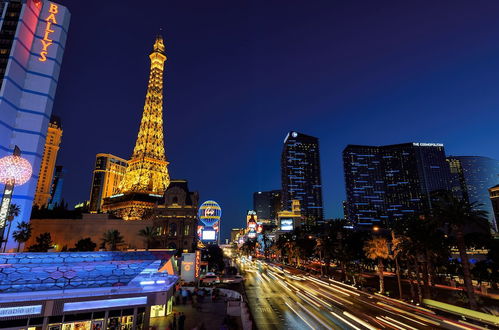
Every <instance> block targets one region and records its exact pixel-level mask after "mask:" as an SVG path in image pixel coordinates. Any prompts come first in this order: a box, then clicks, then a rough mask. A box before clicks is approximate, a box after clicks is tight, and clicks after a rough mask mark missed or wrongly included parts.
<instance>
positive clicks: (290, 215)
mask: <svg viewBox="0 0 499 330" xmlns="http://www.w3.org/2000/svg"><path fill="white" fill-rule="evenodd" d="M277 223H278V230H279V231H292V230H294V229H295V228H297V227H300V226H301V225H303V224H304V223H303V218H302V214H301V207H300V201H299V200H297V199H294V200H292V201H291V210H284V211H280V212H278V213H277Z"/></svg>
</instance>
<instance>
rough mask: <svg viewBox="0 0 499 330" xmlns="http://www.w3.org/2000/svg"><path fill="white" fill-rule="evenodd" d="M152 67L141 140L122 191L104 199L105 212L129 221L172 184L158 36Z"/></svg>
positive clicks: (162, 47) (162, 57)
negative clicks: (166, 143)
mask: <svg viewBox="0 0 499 330" xmlns="http://www.w3.org/2000/svg"><path fill="white" fill-rule="evenodd" d="M149 58H150V59H151V70H150V74H149V84H148V87H147V94H146V100H145V104H144V110H143V113H142V120H141V122H140V128H139V134H138V136H137V142H136V143H135V148H134V149H133V154H132V158H131V159H130V160H129V161H128V167H127V169H126V171H125V175H124V177H123V180H122V181H121V183H120V185H119V187H118V193H117V194H115V195H113V196H110V197H109V198H105V199H104V203H103V205H102V211H103V212H111V213H113V214H115V215H116V216H118V217H120V218H123V219H125V220H140V219H142V217H143V215H144V214H145V213H146V211H147V210H150V209H152V208H153V207H154V206H155V204H156V203H157V202H159V200H161V199H162V197H163V194H164V192H165V190H166V188H168V185H169V184H170V176H169V175H168V168H167V166H168V162H167V161H166V156H165V145H164V138H163V70H164V63H165V61H166V54H165V45H164V43H163V38H162V37H161V36H158V37H156V41H155V42H154V46H153V51H152V53H151V54H150V55H149Z"/></svg>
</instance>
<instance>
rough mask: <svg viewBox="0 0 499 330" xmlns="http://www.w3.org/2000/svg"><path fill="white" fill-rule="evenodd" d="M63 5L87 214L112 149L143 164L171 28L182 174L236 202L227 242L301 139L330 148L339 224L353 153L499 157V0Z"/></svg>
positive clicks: (64, 150)
mask: <svg viewBox="0 0 499 330" xmlns="http://www.w3.org/2000/svg"><path fill="white" fill-rule="evenodd" d="M59 2H60V3H61V4H64V5H66V6H67V7H68V8H69V9H70V11H71V13H72V19H71V25H70V30H69V39H68V42H67V45H66V52H65V55H64V61H63V66H62V73H61V76H60V80H59V87H58V91H57V96H56V103H55V107H54V113H56V114H58V115H60V116H61V117H62V123H63V128H64V135H63V140H62V145H61V150H60V154H59V158H58V163H59V164H61V165H64V166H65V167H66V168H67V169H68V171H69V173H68V176H67V179H66V181H65V187H64V192H63V196H64V198H65V199H66V200H67V201H69V202H70V203H71V204H75V203H76V202H79V201H82V200H85V199H88V198H89V194H90V184H91V178H92V169H93V166H94V161H95V154H96V153H98V152H107V153H112V154H115V155H118V156H121V157H124V158H129V157H130V155H131V152H132V149H133V146H134V143H135V139H136V136H137V131H138V126H139V121H140V116H141V112H142V107H143V102H144V97H145V91H146V85H147V79H148V70H149V59H148V53H149V51H150V49H151V47H152V43H153V40H154V37H155V35H156V34H157V33H158V30H159V28H160V27H162V28H163V35H164V37H165V39H166V40H165V41H166V48H167V55H168V60H167V64H166V75H165V99H164V100H165V102H164V113H165V116H164V119H165V139H166V153H167V157H168V159H169V161H170V162H171V164H170V166H169V171H170V173H171V177H172V178H184V179H188V180H189V186H190V188H191V190H197V191H199V193H200V196H201V199H202V200H206V199H214V200H216V201H218V202H219V203H220V204H221V206H222V208H223V212H224V213H223V218H222V229H223V232H224V234H225V235H226V234H227V233H228V230H229V229H230V228H231V227H235V226H241V225H242V224H243V222H244V221H245V218H244V215H245V212H246V210H248V209H251V208H252V193H253V192H254V191H258V190H268V189H276V188H280V169H279V162H280V153H281V148H282V142H283V139H284V137H285V135H286V133H287V132H288V131H289V130H297V131H300V132H303V133H305V134H309V135H314V136H317V137H319V138H320V143H321V157H322V159H321V163H322V164H321V165H322V181H323V186H324V192H323V193H324V204H325V209H326V216H327V217H339V216H342V209H341V202H342V200H343V199H344V195H345V193H344V183H343V166H342V162H341V151H342V150H343V148H344V147H345V146H346V145H347V144H392V143H400V142H410V141H419V142H442V143H444V144H445V147H446V151H447V154H454V155H483V156H490V157H493V158H498V159H499V148H498V146H497V143H498V141H499V129H498V123H499V19H498V17H499V1H495V0H488V1H480V0H473V1H470V0H468V1H459V0H448V1H444V0H441V1H433V0H428V1H395V0H393V1H381V0H378V1H372V0H364V1H332V0H329V1H289V0H287V1H284V0H282V1H271V0H266V1H260V0H252V1H234V0H232V1H216V0H215V1H200V0H199V1H193V0H192V1H165V0H154V1H153V0H148V1H126V0H122V1H102V0H99V1H97V0H86V1H81V0H60V1H59ZM311 3H313V4H311Z"/></svg>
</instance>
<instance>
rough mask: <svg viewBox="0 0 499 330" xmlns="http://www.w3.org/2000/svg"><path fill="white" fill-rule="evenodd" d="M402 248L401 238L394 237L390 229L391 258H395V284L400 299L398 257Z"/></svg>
mask: <svg viewBox="0 0 499 330" xmlns="http://www.w3.org/2000/svg"><path fill="white" fill-rule="evenodd" d="M402 248H403V238H402V237H396V236H395V232H394V231H393V230H392V253H393V259H394V260H395V271H396V273H397V284H398V289H399V299H402V282H401V280H400V266H399V258H400V254H401V253H402Z"/></svg>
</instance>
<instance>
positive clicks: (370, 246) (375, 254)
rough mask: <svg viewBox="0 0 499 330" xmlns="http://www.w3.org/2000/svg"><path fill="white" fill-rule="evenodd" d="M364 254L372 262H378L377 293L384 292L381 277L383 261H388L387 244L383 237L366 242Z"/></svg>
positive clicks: (382, 278) (382, 277)
mask: <svg viewBox="0 0 499 330" xmlns="http://www.w3.org/2000/svg"><path fill="white" fill-rule="evenodd" d="M364 252H365V255H366V257H367V258H369V259H372V260H376V259H377V260H378V275H379V292H380V293H384V292H385V283H384V276H383V270H384V265H383V259H388V256H389V255H390V254H389V251H388V242H387V241H386V239H385V238H383V237H374V238H373V239H370V240H368V241H366V243H365V245H364Z"/></svg>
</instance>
